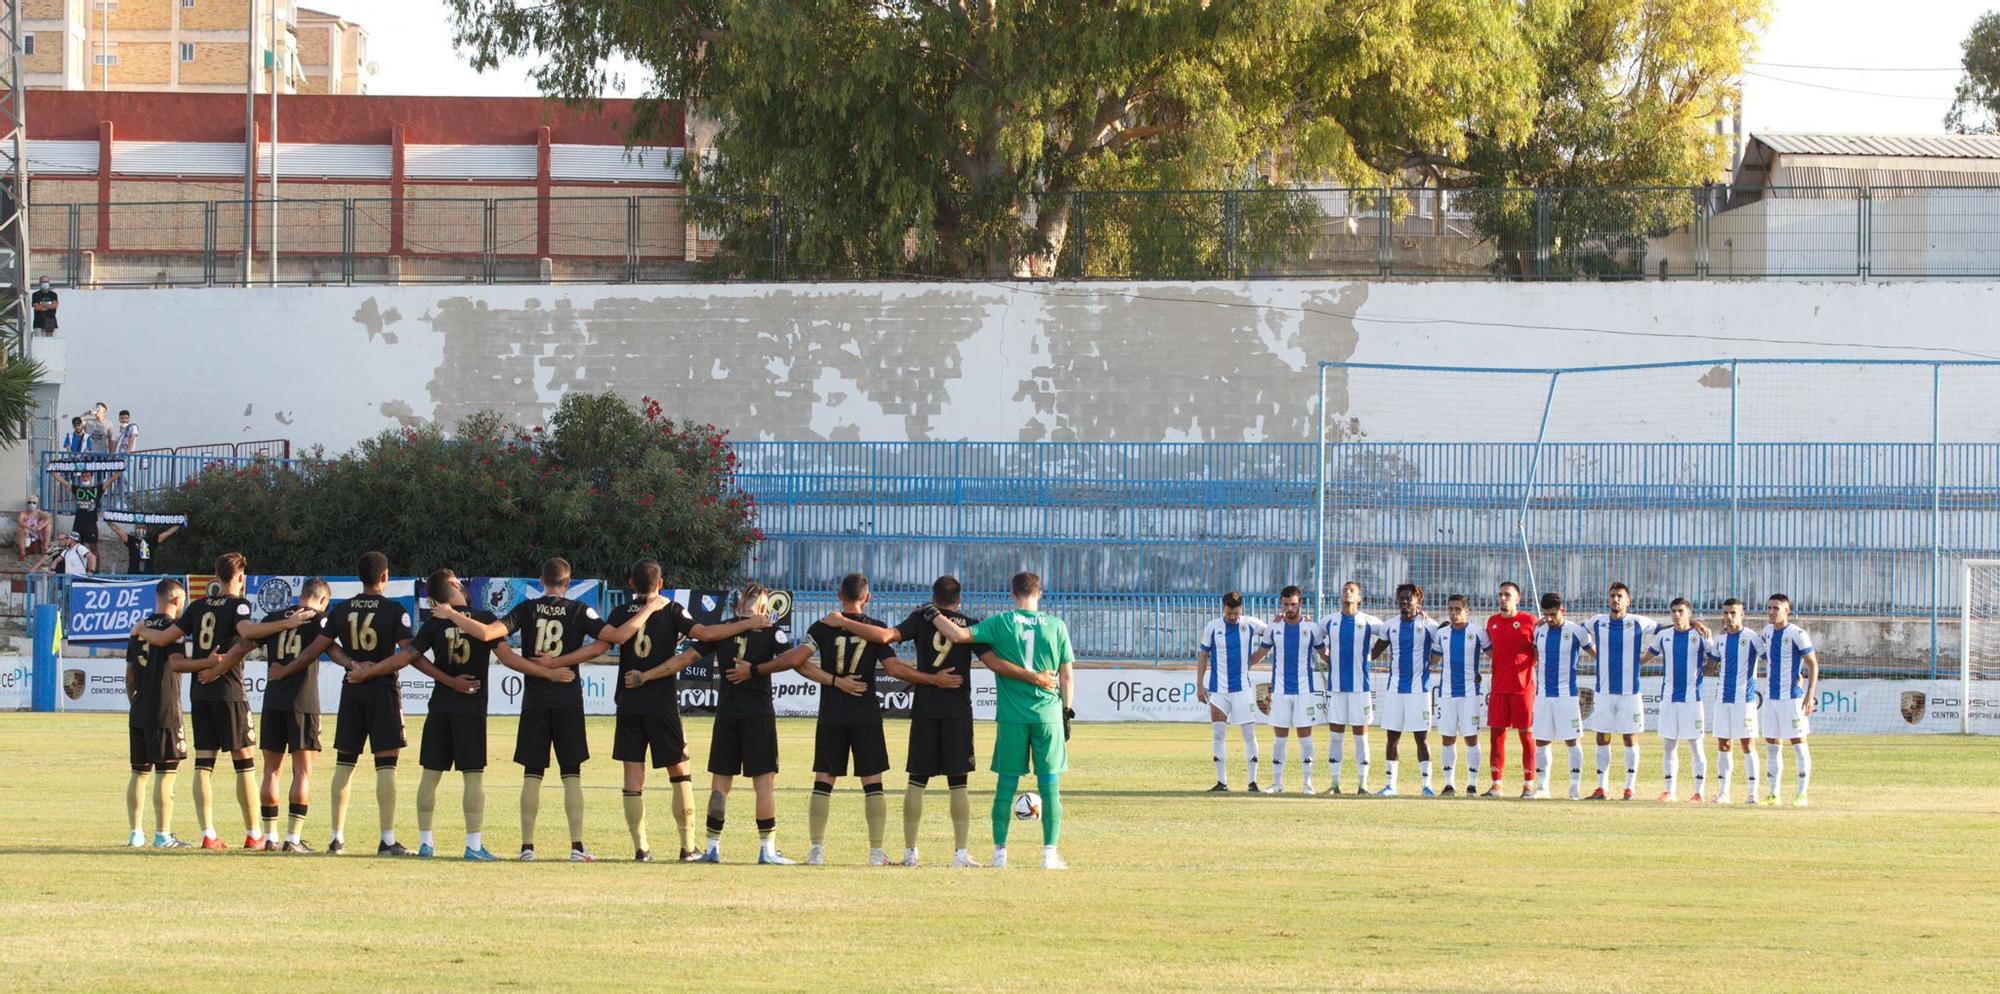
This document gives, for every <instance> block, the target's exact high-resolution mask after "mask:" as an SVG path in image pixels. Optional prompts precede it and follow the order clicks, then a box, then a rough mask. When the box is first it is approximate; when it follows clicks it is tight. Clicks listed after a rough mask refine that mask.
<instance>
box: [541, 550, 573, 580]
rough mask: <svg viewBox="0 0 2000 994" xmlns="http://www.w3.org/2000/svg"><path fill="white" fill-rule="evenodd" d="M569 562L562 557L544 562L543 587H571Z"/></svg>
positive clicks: (554, 557) (553, 557)
mask: <svg viewBox="0 0 2000 994" xmlns="http://www.w3.org/2000/svg"><path fill="white" fill-rule="evenodd" d="M569 575H570V574H569V560H567V559H564V558H563V557H561V556H550V557H549V558H547V559H544V560H542V586H543V587H567V586H569Z"/></svg>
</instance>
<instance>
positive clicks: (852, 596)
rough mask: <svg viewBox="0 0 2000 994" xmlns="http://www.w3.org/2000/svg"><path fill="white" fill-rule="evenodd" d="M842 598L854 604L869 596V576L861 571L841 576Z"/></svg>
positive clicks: (847, 602)
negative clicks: (863, 574)
mask: <svg viewBox="0 0 2000 994" xmlns="http://www.w3.org/2000/svg"><path fill="white" fill-rule="evenodd" d="M839 593H840V600H841V602H842V603H845V604H853V603H856V602H858V601H861V600H863V599H865V598H866V597H867V596H868V578H867V577H865V576H862V575H861V574H859V573H849V574H847V575H846V576H843V577H841V578H840V591H839Z"/></svg>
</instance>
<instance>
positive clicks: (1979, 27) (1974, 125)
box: [1944, 12, 2000, 135]
mask: <svg viewBox="0 0 2000 994" xmlns="http://www.w3.org/2000/svg"><path fill="white" fill-rule="evenodd" d="M1963 50H1964V52H1965V54H1964V56H1963V57H1962V58H1961V59H1960V60H1959V64H1960V65H1962V66H1964V67H1965V75H1964V76H1961V77H1959V80H1958V92H1957V93H1956V94H1955V95H1954V96H1953V98H1952V101H1951V110H1949V111H1946V112H1945V115H1944V126H1945V128H1946V129H1948V130H1951V131H1956V132H1959V133H1960V134H1977V135H1990V134H1992V133H1993V132H1994V130H1995V123H1996V122H2000V12H1994V13H1986V14H1981V15H1980V16H1979V20H1976V21H1974V22H1972V30H1971V31H1968V32H1966V35H1965V43H1964V45H1963Z"/></svg>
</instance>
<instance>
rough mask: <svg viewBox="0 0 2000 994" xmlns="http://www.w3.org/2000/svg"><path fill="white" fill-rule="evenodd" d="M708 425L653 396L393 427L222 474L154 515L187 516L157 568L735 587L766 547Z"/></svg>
mask: <svg viewBox="0 0 2000 994" xmlns="http://www.w3.org/2000/svg"><path fill="white" fill-rule="evenodd" d="M735 463H736V457H735V455H734V454H733V453H731V452H730V451H729V446H728V444H727V442H726V440H725V437H724V433H723V432H722V431H720V430H718V429H717V428H716V427H715V426H714V425H709V424H696V423H693V422H689V421H679V422H676V421H674V420H673V419H671V418H669V417H667V416H666V414H665V411H664V410H663V408H662V407H661V405H660V404H659V403H658V402H657V401H655V400H653V399H652V398H650V397H648V398H645V399H643V400H642V401H641V402H640V403H639V405H638V406H637V407H636V408H635V407H634V405H632V404H630V403H629V402H627V401H625V400H622V399H620V398H619V397H617V396H616V395H614V394H610V393H605V394H597V395H591V394H570V395H569V396H566V397H564V398H563V401H562V403H561V404H560V405H558V406H557V408H556V410H555V412H554V414H553V415H552V416H551V417H550V418H549V423H548V424H547V425H546V426H541V425H536V426H532V427H528V428H523V427H520V426H516V425H510V424H507V423H505V422H503V421H502V420H500V418H499V417H497V416H495V415H492V414H479V415H474V416H472V417H469V418H466V419H465V420H464V421H462V422H460V423H459V425H458V427H457V429H456V430H455V431H453V432H451V433H450V434H449V435H447V434H446V433H445V432H443V431H442V430H440V429H438V428H436V427H430V426H427V427H422V428H399V429H393V430H390V431H385V432H383V433H382V434H380V435H378V436H376V437H374V438H372V439H369V440H367V441H365V442H362V443H361V444H360V445H358V446H356V447H355V448H354V450H353V451H351V452H348V453H345V454H342V455H340V456H336V457H331V458H328V457H326V456H324V455H323V454H321V453H317V452H316V453H314V454H313V455H311V456H309V457H307V458H305V459H302V460H300V461H298V462H297V463H295V464H293V465H292V466H291V467H289V468H287V467H285V466H283V465H282V464H279V463H275V462H271V463H263V462H259V463H254V464H252V465H250V466H247V467H236V466H228V465H225V464H221V463H217V464H216V465H213V466H211V467H209V468H208V469H206V470H204V471H203V472H202V473H201V474H199V475H198V476H196V477H195V478H194V479H192V480H190V481H189V482H188V483H187V484H186V485H184V486H182V487H181V488H180V489H178V490H176V491H173V492H171V493H169V494H166V495H164V496H163V497H162V498H161V499H160V500H159V501H158V502H157V504H156V506H155V507H153V508H152V509H154V510H159V511H165V512H169V513H178V514H185V515H187V518H188V524H189V528H188V533H187V538H186V540H185V541H174V542H168V543H164V544H162V545H161V546H159V557H160V563H161V568H162V569H164V570H167V571H189V572H203V571H206V570H207V569H208V567H209V565H210V564H211V563H213V562H214V559H215V557H216V555H218V554H220V553H222V552H225V551H229V550H238V551H241V552H242V553H244V554H245V555H246V556H248V557H249V559H250V568H251V570H252V571H254V572H257V573H296V574H316V573H317V574H330V575H348V574H352V573H353V572H354V565H355V560H356V559H357V558H358V557H359V556H360V555H361V553H363V552H366V551H368V550H370V549H380V550H381V551H383V552H385V553H387V554H388V556H389V561H390V563H391V568H392V569H393V570H395V571H396V572H397V573H398V574H400V575H421V574H424V573H427V572H429V571H430V570H433V569H436V568H438V567H440V566H449V567H451V568H452V569H454V570H457V571H458V572H459V573H460V574H461V575H466V576H531V575H533V574H534V571H535V567H536V564H537V563H538V562H539V561H540V560H541V559H542V558H544V557H546V556H552V555H558V556H562V557H564V558H566V559H568V560H569V561H570V563H571V565H572V566H573V567H574V568H575V570H576V572H577V575H578V576H601V577H607V578H611V579H612V580H613V581H614V582H615V581H616V580H617V578H619V577H622V576H623V575H624V573H625V570H626V568H627V567H628V566H630V565H631V563H632V561H633V560H635V559H639V558H641V557H645V556H651V557H653V558H655V559H658V560H659V561H660V565H661V567H662V569H663V570H664V571H665V575H666V577H667V580H668V582H669V584H670V585H674V586H688V585H693V584H701V585H708V584H716V583H723V582H726V581H728V580H730V579H731V578H732V577H734V575H735V574H736V573H737V571H738V569H739V568H740V566H741V564H742V562H743V558H744V555H745V554H746V553H747V552H748V551H749V549H750V547H751V545H753V544H754V543H755V542H756V541H757V540H758V539H759V538H761V537H762V536H761V534H760V533H759V532H758V531H757V529H756V522H755V511H754V504H753V502H752V501H751V499H750V496H749V495H748V494H745V493H744V492H743V491H742V490H740V489H738V488H737V487H736V485H735V483H734V480H733V476H732V474H733V472H734V466H735Z"/></svg>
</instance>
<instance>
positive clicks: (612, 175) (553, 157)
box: [549, 145, 682, 183]
mask: <svg viewBox="0 0 2000 994" xmlns="http://www.w3.org/2000/svg"><path fill="white" fill-rule="evenodd" d="M681 154H682V150H681V149H679V148H663V147H660V146H639V147H636V148H633V149H631V150H630V151H629V152H628V151H627V150H626V149H624V148H621V147H619V146H617V145H550V146H549V177H550V178H551V179H570V180H599V181H610V182H636V183H674V182H678V181H679V180H680V178H681Z"/></svg>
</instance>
